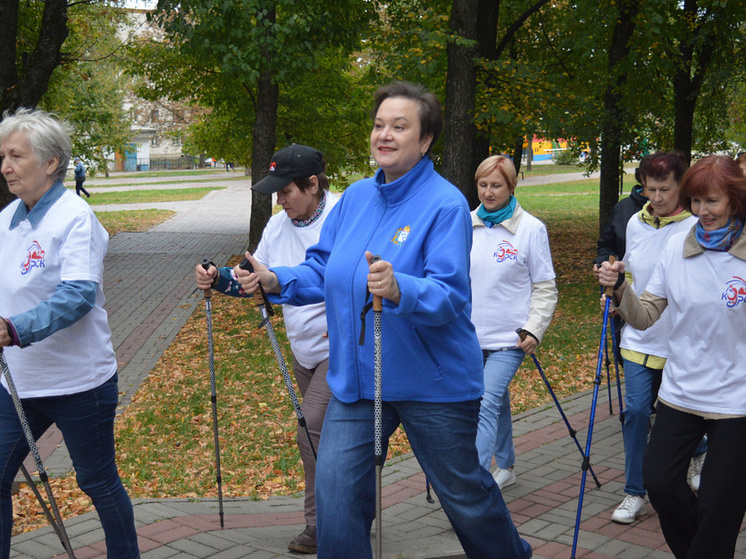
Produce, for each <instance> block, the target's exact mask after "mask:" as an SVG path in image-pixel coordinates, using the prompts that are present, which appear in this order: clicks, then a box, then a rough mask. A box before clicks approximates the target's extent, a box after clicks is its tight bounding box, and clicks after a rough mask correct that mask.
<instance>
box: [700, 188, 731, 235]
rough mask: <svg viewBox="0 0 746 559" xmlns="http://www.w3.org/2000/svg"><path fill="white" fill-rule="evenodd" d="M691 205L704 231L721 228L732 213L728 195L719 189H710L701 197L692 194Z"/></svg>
mask: <svg viewBox="0 0 746 559" xmlns="http://www.w3.org/2000/svg"><path fill="white" fill-rule="evenodd" d="M691 205H692V213H693V214H694V215H696V216H697V217H698V218H699V222H700V223H701V224H702V228H703V229H704V230H705V231H715V230H716V229H722V228H723V227H725V224H726V223H728V220H729V219H730V218H731V217H732V215H733V209H732V208H731V207H730V200H729V199H728V195H727V194H726V193H725V192H723V191H722V190H719V189H712V190H710V192H708V193H707V194H706V195H705V196H702V197H695V196H692V200H691Z"/></svg>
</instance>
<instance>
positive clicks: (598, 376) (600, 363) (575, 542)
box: [570, 258, 614, 559]
mask: <svg viewBox="0 0 746 559" xmlns="http://www.w3.org/2000/svg"><path fill="white" fill-rule="evenodd" d="M609 262H612V260H611V258H610V259H609ZM605 293H606V304H605V305H604V321H603V326H602V327H601V343H600V344H599V347H598V363H597V365H596V376H595V378H594V381H593V401H592V403H591V416H590V418H589V419H588V438H587V439H586V443H585V452H584V453H583V475H582V477H581V480H580V496H579V497H578V514H577V516H576V517H575V533H574V535H573V538H572V553H571V554H570V559H575V551H576V550H577V546H578V533H579V531H580V517H581V514H582V512H583V494H584V493H585V479H586V474H587V473H588V468H589V467H590V459H591V440H592V439H593V422H594V420H595V417H596V402H597V401H598V388H599V386H600V385H601V375H602V366H603V359H604V346H605V345H606V332H607V326H608V324H609V309H610V308H611V299H612V297H613V295H614V288H613V287H607V288H606V290H605Z"/></svg>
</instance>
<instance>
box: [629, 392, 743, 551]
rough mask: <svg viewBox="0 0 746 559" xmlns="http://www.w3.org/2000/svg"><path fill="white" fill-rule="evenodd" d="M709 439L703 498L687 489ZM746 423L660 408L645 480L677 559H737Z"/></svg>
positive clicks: (661, 405) (701, 494) (741, 508)
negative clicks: (699, 450) (695, 457)
mask: <svg viewBox="0 0 746 559" xmlns="http://www.w3.org/2000/svg"><path fill="white" fill-rule="evenodd" d="M705 434H706V435H707V447H708V448H707V457H706V458H705V462H704V466H703V468H702V477H701V481H700V485H699V492H698V494H697V495H695V494H694V493H693V492H692V490H691V489H690V488H689V485H688V484H687V479H686V474H687V470H688V467H689V461H690V459H691V457H692V454H693V453H694V449H695V448H696V447H697V444H698V443H699V441H700V440H701V439H702V435H705ZM744 464H746V418H735V419H704V418H703V417H700V416H698V415H694V414H691V413H685V412H682V411H678V410H675V409H673V408H671V407H669V406H667V405H665V404H663V403H661V402H658V406H657V415H656V419H655V424H654V425H653V430H652V432H651V434H650V442H649V443H648V447H647V451H646V453H645V462H644V466H643V478H644V480H645V487H646V488H647V490H648V495H649V497H650V502H651V504H652V505H653V507H654V508H655V510H656V511H657V513H658V518H659V520H660V524H661V529H662V530H663V535H664V536H665V538H666V543H668V546H669V547H670V548H671V551H672V552H673V554H674V556H676V559H702V558H703V557H707V558H708V559H733V556H734V554H735V548H736V540H737V539H738V532H739V530H740V528H741V522H742V521H743V516H744V512H746V476H744V472H743V470H744Z"/></svg>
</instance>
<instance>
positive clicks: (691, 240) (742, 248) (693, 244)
mask: <svg viewBox="0 0 746 559" xmlns="http://www.w3.org/2000/svg"><path fill="white" fill-rule="evenodd" d="M696 227H697V224H696V223H695V224H694V226H693V227H692V228H691V229H690V230H689V233H687V235H686V239H684V258H689V257H690V256H696V255H698V254H702V253H703V252H704V251H705V250H707V249H705V247H703V246H702V245H701V244H699V243H698V242H697V235H696V233H695V229H696ZM728 252H729V253H730V254H732V255H733V256H735V257H736V258H738V259H740V260H744V261H746V235H744V234H743V233H741V235H740V236H739V237H738V239H736V242H735V243H733V246H732V247H730V249H728Z"/></svg>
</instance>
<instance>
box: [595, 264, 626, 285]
mask: <svg viewBox="0 0 746 559" xmlns="http://www.w3.org/2000/svg"><path fill="white" fill-rule="evenodd" d="M623 273H624V262H622V261H621V260H617V261H616V262H614V263H613V264H612V263H611V262H609V261H606V262H602V263H601V270H600V271H599V273H598V283H600V284H601V285H602V286H604V287H614V286H615V285H616V282H617V280H619V274H623Z"/></svg>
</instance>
